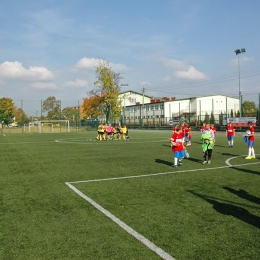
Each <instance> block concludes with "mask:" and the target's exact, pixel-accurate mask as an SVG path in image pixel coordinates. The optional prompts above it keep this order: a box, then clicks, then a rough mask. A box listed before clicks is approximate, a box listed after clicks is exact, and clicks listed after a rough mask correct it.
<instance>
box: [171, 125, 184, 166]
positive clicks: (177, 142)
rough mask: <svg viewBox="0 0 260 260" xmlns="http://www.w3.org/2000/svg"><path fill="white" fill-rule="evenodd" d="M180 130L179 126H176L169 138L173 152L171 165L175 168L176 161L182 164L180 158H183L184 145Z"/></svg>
mask: <svg viewBox="0 0 260 260" xmlns="http://www.w3.org/2000/svg"><path fill="white" fill-rule="evenodd" d="M182 137H183V136H182V130H181V126H177V127H176V132H175V133H173V135H172V138H171V139H170V142H171V145H172V152H173V156H174V159H173V167H174V168H177V167H178V163H179V165H180V166H181V165H182V159H183V158H184V146H183V138H182Z"/></svg>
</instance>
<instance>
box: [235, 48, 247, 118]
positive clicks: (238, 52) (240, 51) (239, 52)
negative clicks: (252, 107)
mask: <svg viewBox="0 0 260 260" xmlns="http://www.w3.org/2000/svg"><path fill="white" fill-rule="evenodd" d="M234 52H235V54H236V55H237V61H238V95H239V103H238V105H239V115H240V117H241V116H242V100H241V97H242V96H241V92H242V91H241V88H240V59H239V55H240V54H242V53H245V52H246V49H245V48H241V49H236V50H235V51H234Z"/></svg>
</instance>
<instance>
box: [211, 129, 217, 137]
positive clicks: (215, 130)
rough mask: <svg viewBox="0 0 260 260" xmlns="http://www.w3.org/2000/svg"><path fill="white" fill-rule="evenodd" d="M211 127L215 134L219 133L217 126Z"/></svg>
mask: <svg viewBox="0 0 260 260" xmlns="http://www.w3.org/2000/svg"><path fill="white" fill-rule="evenodd" d="M210 128H211V130H212V131H213V132H214V136H216V135H217V128H216V127H210Z"/></svg>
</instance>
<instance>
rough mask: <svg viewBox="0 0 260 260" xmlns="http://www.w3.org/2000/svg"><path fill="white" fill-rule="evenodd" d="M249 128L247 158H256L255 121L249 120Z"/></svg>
mask: <svg viewBox="0 0 260 260" xmlns="http://www.w3.org/2000/svg"><path fill="white" fill-rule="evenodd" d="M248 127H249V130H248V131H247V136H248V156H247V157H246V158H245V159H254V158H255V149H254V144H255V129H254V127H253V123H252V122H251V121H250V122H248Z"/></svg>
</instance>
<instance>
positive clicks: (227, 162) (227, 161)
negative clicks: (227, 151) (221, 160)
mask: <svg viewBox="0 0 260 260" xmlns="http://www.w3.org/2000/svg"><path fill="white" fill-rule="evenodd" d="M256 155H260V154H256ZM245 156H247V155H239V156H234V157H231V158H229V159H227V160H226V161H225V163H226V164H227V165H229V166H232V164H231V163H229V161H231V160H232V159H235V158H238V157H245ZM250 164H255V163H250Z"/></svg>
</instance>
